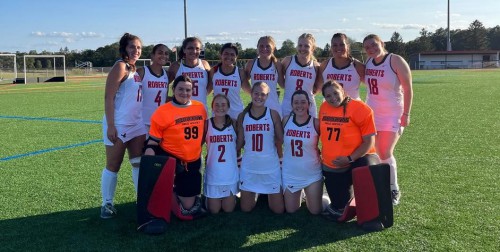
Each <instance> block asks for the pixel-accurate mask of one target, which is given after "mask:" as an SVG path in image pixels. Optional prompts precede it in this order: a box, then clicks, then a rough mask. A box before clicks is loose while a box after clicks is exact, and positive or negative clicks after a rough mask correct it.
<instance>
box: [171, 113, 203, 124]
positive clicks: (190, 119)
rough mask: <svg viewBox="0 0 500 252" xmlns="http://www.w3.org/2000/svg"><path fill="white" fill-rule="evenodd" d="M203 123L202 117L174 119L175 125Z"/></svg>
mask: <svg viewBox="0 0 500 252" xmlns="http://www.w3.org/2000/svg"><path fill="white" fill-rule="evenodd" d="M200 120H201V121H203V120H204V119H203V116H201V115H200V116H186V117H181V118H177V119H175V124H179V123H185V122H189V121H200Z"/></svg>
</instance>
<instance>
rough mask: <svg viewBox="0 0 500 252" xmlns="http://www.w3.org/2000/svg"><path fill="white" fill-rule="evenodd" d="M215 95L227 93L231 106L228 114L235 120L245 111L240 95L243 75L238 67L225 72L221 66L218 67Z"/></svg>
mask: <svg viewBox="0 0 500 252" xmlns="http://www.w3.org/2000/svg"><path fill="white" fill-rule="evenodd" d="M212 83H213V88H214V96H215V95H217V94H225V95H226V96H227V98H228V99H229V103H230V107H229V111H228V114H229V116H230V117H231V118H233V120H236V119H237V118H238V115H239V114H240V113H241V111H243V101H242V100H241V97H240V90H241V77H240V72H239V70H238V67H234V70H233V72H231V73H229V74H227V75H226V74H223V73H222V69H221V67H220V66H218V67H216V68H215V70H214V76H213V80H212Z"/></svg>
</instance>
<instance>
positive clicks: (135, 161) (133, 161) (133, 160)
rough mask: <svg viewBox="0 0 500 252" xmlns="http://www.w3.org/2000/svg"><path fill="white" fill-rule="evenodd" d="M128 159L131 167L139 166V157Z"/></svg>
mask: <svg viewBox="0 0 500 252" xmlns="http://www.w3.org/2000/svg"><path fill="white" fill-rule="evenodd" d="M129 161H130V165H132V168H139V166H140V165H141V157H135V158H131V159H129Z"/></svg>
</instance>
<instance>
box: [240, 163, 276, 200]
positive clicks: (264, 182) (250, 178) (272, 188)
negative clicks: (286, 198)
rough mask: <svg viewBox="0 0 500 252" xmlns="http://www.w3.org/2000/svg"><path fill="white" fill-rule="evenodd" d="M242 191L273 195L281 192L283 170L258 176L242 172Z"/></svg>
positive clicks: (245, 171)
mask: <svg viewBox="0 0 500 252" xmlns="http://www.w3.org/2000/svg"><path fill="white" fill-rule="evenodd" d="M240 190H242V191H247V192H254V193H264V194H273V193H279V192H280V190H281V170H280V169H276V171H275V172H273V173H269V174H257V173H252V172H249V171H247V170H241V172H240Z"/></svg>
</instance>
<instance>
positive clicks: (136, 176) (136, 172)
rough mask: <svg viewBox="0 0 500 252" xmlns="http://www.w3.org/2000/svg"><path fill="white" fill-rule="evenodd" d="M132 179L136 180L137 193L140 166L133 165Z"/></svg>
mask: <svg viewBox="0 0 500 252" xmlns="http://www.w3.org/2000/svg"><path fill="white" fill-rule="evenodd" d="M132 181H133V182H134V187H135V193H137V190H138V189H137V188H138V185H139V168H138V167H132Z"/></svg>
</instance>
